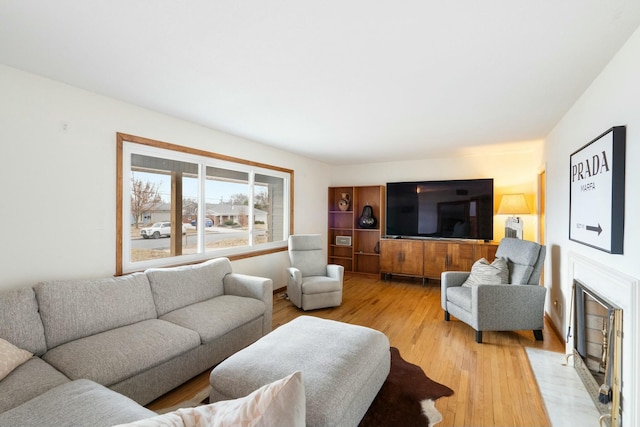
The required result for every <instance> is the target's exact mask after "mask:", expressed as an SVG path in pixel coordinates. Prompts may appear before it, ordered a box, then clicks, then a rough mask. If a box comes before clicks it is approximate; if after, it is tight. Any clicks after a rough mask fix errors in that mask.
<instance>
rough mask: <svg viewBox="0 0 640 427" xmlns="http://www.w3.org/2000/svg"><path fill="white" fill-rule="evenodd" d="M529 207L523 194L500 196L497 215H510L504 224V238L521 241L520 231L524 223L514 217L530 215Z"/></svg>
mask: <svg viewBox="0 0 640 427" xmlns="http://www.w3.org/2000/svg"><path fill="white" fill-rule="evenodd" d="M530 213H531V212H530V211H529V205H527V199H525V197H524V194H522V193H518V194H505V195H504V196H502V200H501V201H500V206H499V207H498V215H511V216H510V217H509V218H507V219H506V221H505V222H504V237H515V238H517V239H522V230H523V226H524V222H523V221H522V218H520V217H517V216H516V215H522V214H530Z"/></svg>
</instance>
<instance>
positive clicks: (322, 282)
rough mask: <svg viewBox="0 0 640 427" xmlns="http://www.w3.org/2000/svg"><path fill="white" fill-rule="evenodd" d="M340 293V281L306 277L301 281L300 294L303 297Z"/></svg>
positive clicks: (329, 278)
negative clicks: (303, 295)
mask: <svg viewBox="0 0 640 427" xmlns="http://www.w3.org/2000/svg"><path fill="white" fill-rule="evenodd" d="M340 291H342V281H341V280H338V279H332V278H331V277H327V276H307V277H305V278H304V279H303V280H302V293H303V294H305V295H311V294H325V293H327V292H340Z"/></svg>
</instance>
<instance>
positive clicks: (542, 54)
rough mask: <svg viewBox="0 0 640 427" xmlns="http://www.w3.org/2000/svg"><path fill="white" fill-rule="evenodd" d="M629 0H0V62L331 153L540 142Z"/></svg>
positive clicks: (305, 151) (605, 57)
mask: <svg viewBox="0 0 640 427" xmlns="http://www.w3.org/2000/svg"><path fill="white" fill-rule="evenodd" d="M639 25H640V1H638V0H539V1H530V0H529V1H525V0H485V1H478V0H457V1H444V0H439V1H433V0H395V1H390V0H389V1H387V0H384V1H383V0H368V1H364V0H337V1H336V0H323V1H319V0H316V1H309V0H227V1H221V0H188V1H187V0H56V1H46V0H40V1H36V0H0V63H3V64H6V65H9V66H12V67H15V68H18V69H22V70H25V71H28V72H32V73H36V74H39V75H43V76H46V77H49V78H52V79H55V80H59V81H63V82H66V83H69V84H71V85H74V86H77V87H80V88H84V89H88V90H90V91H94V92H97V93H100V94H104V95H107V96H110V97H113V98H116V99H120V100H124V101H127V102H130V103H132V104H136V105H140V106H143V107H146V108H150V109H152V110H156V111H160V112H163V113H167V114H170V115H172V116H176V117H180V118H183V119H186V120H190V121H193V122H196V123H200V124H203V125H205V126H209V127H211V128H215V129H220V130H223V131H226V132H229V133H232V134H236V135H240V136H243V137H246V138H249V139H252V140H255V141H259V142H262V143H265V144H268V145H271V146H274V147H278V148H282V149H285V150H287V151H292V152H296V153H299V154H301V155H304V156H308V157H311V158H315V159H318V160H321V161H324V162H327V163H331V164H350V163H368V162H377V161H386V160H404V159H416V158H426V157H432V156H439V155H442V154H443V153H445V152H447V151H449V150H454V149H465V148H468V147H473V146H478V145H486V144H509V143H518V144H525V143H527V142H530V141H533V140H539V139H541V138H544V137H545V136H546V135H547V133H548V132H549V131H550V130H551V129H552V128H553V126H554V125H555V124H556V123H557V122H558V121H559V120H560V119H561V118H562V116H563V115H564V114H565V113H566V112H567V110H568V109H569V108H570V107H571V106H572V104H573V103H574V102H575V101H576V100H577V99H578V98H579V96H580V95H581V94H582V93H583V92H584V90H585V89H586V88H587V87H588V85H589V84H590V83H591V82H592V81H593V79H594V78H595V77H596V76H597V75H598V74H599V73H600V71H602V69H603V67H604V66H605V65H606V64H607V62H608V61H609V60H610V59H611V58H612V57H613V56H614V55H615V53H616V52H617V51H618V50H619V49H620V47H621V46H622V45H623V44H624V42H625V41H626V40H627V39H628V38H629V37H630V35H631V34H632V33H633V31H634V30H635V29H636V28H638V26H639Z"/></svg>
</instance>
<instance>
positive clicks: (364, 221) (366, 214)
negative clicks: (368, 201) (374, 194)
mask: <svg viewBox="0 0 640 427" xmlns="http://www.w3.org/2000/svg"><path fill="white" fill-rule="evenodd" d="M377 224H378V220H377V219H376V217H374V216H373V208H372V207H371V205H364V208H362V215H360V218H358V225H359V226H360V227H361V228H375V227H376V225H377Z"/></svg>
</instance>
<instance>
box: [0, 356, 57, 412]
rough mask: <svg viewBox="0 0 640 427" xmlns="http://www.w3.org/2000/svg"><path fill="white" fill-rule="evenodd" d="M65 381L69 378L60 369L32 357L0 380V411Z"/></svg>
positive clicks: (19, 403)
mask: <svg viewBox="0 0 640 427" xmlns="http://www.w3.org/2000/svg"><path fill="white" fill-rule="evenodd" d="M66 382H69V378H67V377H65V376H64V375H62V373H60V371H58V370H57V369H55V368H54V367H53V366H51V365H49V364H48V363H46V362H45V361H43V360H42V359H40V358H39V357H32V358H31V359H29V360H27V361H26V362H25V363H24V364H22V365H20V366H18V367H17V368H16V369H14V370H13V372H11V373H10V374H9V375H7V376H6V377H5V379H3V380H2V381H0V396H2V398H1V399H0V412H4V411H7V410H9V409H11V408H13V407H15V406H18V405H21V404H23V403H24V402H26V401H28V400H31V399H33V398H34V397H36V396H38V395H39V394H42V393H44V392H45V391H47V390H49V389H51V388H53V387H55V386H58V385H60V384H64V383H66Z"/></svg>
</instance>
